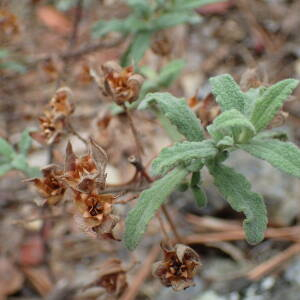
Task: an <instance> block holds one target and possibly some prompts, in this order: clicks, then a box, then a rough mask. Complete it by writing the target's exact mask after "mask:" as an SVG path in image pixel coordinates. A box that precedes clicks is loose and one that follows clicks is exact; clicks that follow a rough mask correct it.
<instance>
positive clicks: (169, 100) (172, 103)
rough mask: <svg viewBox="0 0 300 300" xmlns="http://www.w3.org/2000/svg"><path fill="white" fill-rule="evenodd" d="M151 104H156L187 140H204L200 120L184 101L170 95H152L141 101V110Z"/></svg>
mask: <svg viewBox="0 0 300 300" xmlns="http://www.w3.org/2000/svg"><path fill="white" fill-rule="evenodd" d="M151 104H156V105H157V107H158V108H159V110H160V111H161V112H162V113H163V114H164V115H166V117H167V118H168V119H169V120H170V122H171V123H172V124H173V125H175V126H176V127H177V129H178V131H179V132H180V133H181V134H182V135H184V136H185V137H186V138H187V140H189V141H201V140H203V139H204V132H203V128H202V126H201V124H200V120H199V119H197V117H196V115H195V114H194V113H193V112H192V111H191V109H190V108H189V107H188V105H187V103H186V102H185V101H184V99H179V98H176V97H174V96H172V95H171V94H169V93H151V94H148V95H147V96H146V97H145V99H143V100H142V101H141V103H140V105H139V109H145V108H147V107H149V106H150V105H151Z"/></svg>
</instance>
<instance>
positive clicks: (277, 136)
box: [125, 75, 300, 249]
mask: <svg viewBox="0 0 300 300" xmlns="http://www.w3.org/2000/svg"><path fill="white" fill-rule="evenodd" d="M210 82H211V84H212V91H213V94H214V96H215V98H216V101H217V102H218V103H219V104H220V107H221V109H222V113H221V114H220V115H219V116H218V117H217V118H216V119H215V120H214V122H213V123H212V125H210V126H208V127H207V130H208V132H209V134H210V138H207V139H205V134H204V130H203V128H202V126H201V122H200V120H198V119H197V118H196V116H195V115H194V113H193V112H192V111H191V110H190V108H189V107H188V106H187V104H186V102H185V101H184V100H183V99H178V98H176V97H174V96H172V95H170V94H168V93H152V94H148V95H147V96H146V97H145V98H144V99H143V100H142V101H141V103H140V105H139V108H141V109H144V108H149V107H150V108H152V109H153V111H154V112H155V113H156V114H157V115H158V116H159V115H160V114H163V115H164V116H165V117H166V119H168V120H169V121H170V123H172V124H173V126H175V129H176V130H177V131H178V132H179V133H180V134H181V135H182V136H183V137H185V138H186V139H187V141H180V142H179V143H176V144H174V145H173V146H170V147H167V148H165V149H163V150H162V151H161V152H160V154H159V155H158V157H157V158H156V159H155V160H154V161H153V164H152V172H153V174H154V175H160V176H163V177H161V178H160V179H158V180H156V181H155V183H154V184H153V185H152V187H150V189H148V190H146V191H144V192H143V193H142V194H141V195H140V198H139V200H138V204H137V206H136V207H135V208H134V209H133V211H132V212H130V214H129V215H128V217H127V222H126V223H127V226H126V234H125V243H126V245H127V247H128V248H130V249H133V248H135V247H136V245H137V244H138V242H139V240H140V238H141V235H142V234H143V233H144V231H145V229H146V226H147V223H148V222H149V221H150V219H151V218H152V217H153V215H154V211H156V210H157V209H158V208H159V206H160V205H161V203H162V202H163V201H164V200H165V198H166V197H167V196H168V195H169V194H170V193H171V192H172V190H174V189H175V187H176V186H178V185H180V183H181V180H183V179H184V177H186V176H187V175H188V174H191V180H190V185H189V186H190V188H191V190H192V192H193V194H194V196H195V200H196V202H197V203H198V204H199V206H203V205H205V204H206V201H207V199H206V195H205V192H204V190H203V187H202V186H201V170H202V168H203V167H204V166H206V167H207V168H208V169H209V171H210V173H211V175H212V176H213V177H214V182H215V184H216V186H217V187H218V189H219V191H220V193H221V194H222V195H223V197H224V199H225V200H226V201H228V203H229V204H230V206H231V207H232V208H233V209H234V210H236V211H238V212H243V213H244V215H245V217H246V219H245V221H244V223H243V225H244V226H243V227H244V230H245V234H246V239H247V241H248V242H249V243H251V244H256V243H258V242H260V241H261V240H262V239H263V237H264V231H265V229H266V226H267V213H266V208H265V205H264V202H263V199H262V197H261V196H260V195H258V194H257V193H254V192H253V191H251V185H250V183H249V182H248V181H247V179H246V178H245V177H244V176H243V175H242V174H239V173H237V172H235V171H234V170H233V169H232V168H229V167H227V166H226V165H224V161H225V160H226V159H227V158H228V156H229V154H232V153H233V152H234V151H235V150H236V149H242V150H244V151H246V152H248V153H250V154H251V155H253V156H255V157H257V158H260V159H263V160H266V161H268V162H269V163H270V164H272V165H273V166H274V167H276V168H278V169H279V170H281V171H284V172H286V173H288V174H290V175H293V176H296V177H300V150H299V148H298V147H297V146H295V145H294V144H292V143H288V142H284V141H285V140H286V137H287V136H286V135H285V134H284V133H282V132H280V131H273V130H268V131H263V132H262V131H261V130H263V129H264V128H266V127H267V126H268V125H269V124H270V123H271V121H272V119H273V118H274V117H275V115H276V114H277V113H278V111H279V110H280V108H281V106H282V104H283V102H284V101H285V100H286V99H287V98H288V97H289V96H290V95H291V93H292V92H293V90H294V89H295V87H296V86H297V84H298V81H297V80H293V79H287V80H283V81H281V82H279V83H277V84H275V85H273V86H271V87H267V88H266V87H260V88H258V89H251V90H249V91H246V92H242V91H241V89H240V88H239V86H238V84H237V83H236V82H235V81H234V80H233V78H232V77H231V76H230V75H220V76H217V77H214V78H212V79H211V80H210ZM172 169H173V171H171V170H172ZM184 170H185V171H186V172H185V173H184ZM169 171H171V172H169ZM168 172H169V173H168ZM176 174H177V175H176ZM173 178H176V180H173ZM148 205H149V207H150V208H149V209H148ZM153 208H155V209H153ZM140 224H142V226H141V228H142V230H140V229H139V228H140ZM137 232H138V233H137ZM131 233H133V234H131Z"/></svg>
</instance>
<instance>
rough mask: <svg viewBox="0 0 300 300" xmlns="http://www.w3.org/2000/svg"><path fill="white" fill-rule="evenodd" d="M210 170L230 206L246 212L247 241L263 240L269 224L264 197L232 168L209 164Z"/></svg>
mask: <svg viewBox="0 0 300 300" xmlns="http://www.w3.org/2000/svg"><path fill="white" fill-rule="evenodd" d="M209 171H210V173H211V174H212V175H213V176H214V180H215V184H216V186H217V187H218V189H219V191H220V193H221V194H222V195H223V196H224V198H225V199H226V200H227V201H228V203H229V204H230V206H231V207H232V208H233V209H234V210H236V211H238V212H243V213H244V214H245V216H246V220H245V221H244V222H243V227H244V230H245V234H246V238H247V241H248V242H249V243H250V244H257V243H259V242H260V241H262V240H263V238H264V232H265V230H266V226H267V213H266V207H265V204H264V202H263V199H262V197H261V196H260V195H258V194H257V193H254V192H252V191H251V185H250V183H249V182H248V180H247V179H246V178H245V177H244V176H243V175H242V174H239V173H236V172H235V171H234V170H233V169H232V168H229V167H227V166H224V165H209Z"/></svg>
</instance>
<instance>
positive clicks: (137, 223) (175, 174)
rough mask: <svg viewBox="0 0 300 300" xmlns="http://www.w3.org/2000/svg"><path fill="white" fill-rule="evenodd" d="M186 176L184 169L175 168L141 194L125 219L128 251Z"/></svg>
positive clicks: (136, 242) (134, 245)
mask: <svg viewBox="0 0 300 300" xmlns="http://www.w3.org/2000/svg"><path fill="white" fill-rule="evenodd" d="M187 174H188V171H187V170H186V169H184V168H176V169H174V170H173V171H172V172H170V173H168V174H167V175H166V176H164V177H163V178H161V179H160V180H157V181H156V182H155V183H154V184H153V185H152V186H151V187H150V188H149V189H147V190H145V191H143V192H142V193H141V195H140V198H139V200H138V203H137V205H136V206H135V208H134V209H132V210H131V211H130V212H129V214H128V217H127V219H126V231H125V244H126V246H127V247H128V249H130V250H133V249H134V248H135V247H136V246H137V244H138V242H139V241H140V239H141V237H142V235H143V234H144V232H145V231H146V228H147V225H148V223H149V221H150V220H151V219H152V217H153V216H154V214H155V212H156V211H157V210H158V209H159V207H160V206H161V205H162V204H163V202H164V201H165V200H166V198H167V197H168V196H169V195H170V194H171V192H172V191H173V190H174V189H175V188H176V187H177V186H178V185H179V184H180V183H181V181H182V180H183V179H184V178H185V176H186V175H187Z"/></svg>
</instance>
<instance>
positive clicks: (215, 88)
mask: <svg viewBox="0 0 300 300" xmlns="http://www.w3.org/2000/svg"><path fill="white" fill-rule="evenodd" d="M209 82H210V84H211V86H212V93H213V94H214V96H215V97H216V101H217V102H218V103H219V104H220V106H221V109H222V111H227V110H230V109H236V110H238V111H240V112H241V113H244V112H245V108H246V105H247V102H248V101H249V100H248V97H247V96H246V95H245V94H244V93H243V92H242V91H241V89H240V87H239V86H238V84H237V83H236V82H235V81H234V79H233V78H232V77H231V76H230V75H229V74H224V75H219V76H216V77H212V78H210V79H209Z"/></svg>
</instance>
